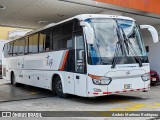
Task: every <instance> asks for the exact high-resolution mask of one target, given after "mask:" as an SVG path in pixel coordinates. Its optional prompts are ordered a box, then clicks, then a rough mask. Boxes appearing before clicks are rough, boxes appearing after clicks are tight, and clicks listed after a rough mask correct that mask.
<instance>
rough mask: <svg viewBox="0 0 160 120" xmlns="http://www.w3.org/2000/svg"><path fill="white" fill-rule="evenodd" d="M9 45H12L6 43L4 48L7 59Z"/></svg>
mask: <svg viewBox="0 0 160 120" xmlns="http://www.w3.org/2000/svg"><path fill="white" fill-rule="evenodd" d="M9 44H10V43H6V44H5V45H4V48H3V53H4V57H5V58H6V57H8V56H9Z"/></svg>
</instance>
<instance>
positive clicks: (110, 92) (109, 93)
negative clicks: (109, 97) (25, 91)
mask: <svg viewBox="0 0 160 120" xmlns="http://www.w3.org/2000/svg"><path fill="white" fill-rule="evenodd" d="M103 94H112V92H103Z"/></svg>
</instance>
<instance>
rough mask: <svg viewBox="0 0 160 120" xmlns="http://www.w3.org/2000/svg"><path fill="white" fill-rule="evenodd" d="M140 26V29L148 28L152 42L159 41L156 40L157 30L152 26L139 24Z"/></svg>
mask: <svg viewBox="0 0 160 120" xmlns="http://www.w3.org/2000/svg"><path fill="white" fill-rule="evenodd" d="M140 28H141V29H148V30H149V31H150V33H151V35H152V38H153V42H154V43H157V42H158V41H159V40H158V32H157V30H156V29H155V28H154V27H153V26H151V25H140Z"/></svg>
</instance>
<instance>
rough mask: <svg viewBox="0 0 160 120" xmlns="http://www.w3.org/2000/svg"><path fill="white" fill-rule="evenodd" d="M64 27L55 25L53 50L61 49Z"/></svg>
mask: <svg viewBox="0 0 160 120" xmlns="http://www.w3.org/2000/svg"><path fill="white" fill-rule="evenodd" d="M61 32H62V27H61V25H58V26H55V27H53V50H58V49H61V46H60V41H61V39H62V35H61Z"/></svg>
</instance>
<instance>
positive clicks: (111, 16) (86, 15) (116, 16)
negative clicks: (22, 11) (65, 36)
mask: <svg viewBox="0 0 160 120" xmlns="http://www.w3.org/2000/svg"><path fill="white" fill-rule="evenodd" d="M87 18H118V19H126V20H133V21H135V20H134V19H132V18H130V17H125V16H119V15H105V14H81V15H77V16H74V17H71V18H69V19H66V20H63V21H61V22H58V23H51V24H48V25H46V26H44V27H42V28H40V29H37V30H34V31H31V32H29V33H27V34H26V35H25V36H28V35H32V34H33V33H36V32H39V31H41V30H45V29H47V28H50V27H53V26H56V25H58V24H61V23H64V22H67V21H70V20H72V19H78V20H80V21H84V20H85V19H87ZM25 36H23V37H25ZM23 37H19V38H23ZM19 38H17V39H19ZM14 40H16V39H14ZM11 41H13V40H11Z"/></svg>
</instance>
